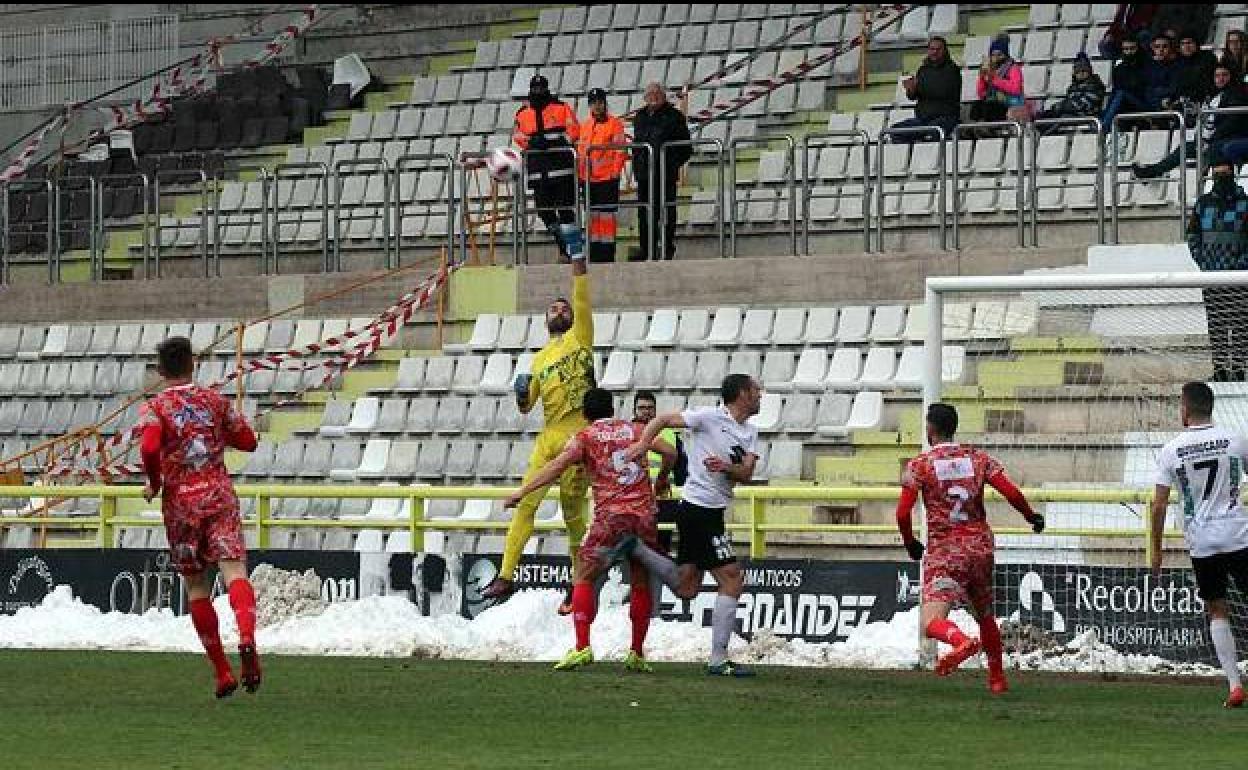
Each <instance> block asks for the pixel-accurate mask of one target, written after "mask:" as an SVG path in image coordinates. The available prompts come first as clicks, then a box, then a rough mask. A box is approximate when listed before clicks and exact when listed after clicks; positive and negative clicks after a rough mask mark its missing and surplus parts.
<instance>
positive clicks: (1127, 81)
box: [1101, 33, 1152, 132]
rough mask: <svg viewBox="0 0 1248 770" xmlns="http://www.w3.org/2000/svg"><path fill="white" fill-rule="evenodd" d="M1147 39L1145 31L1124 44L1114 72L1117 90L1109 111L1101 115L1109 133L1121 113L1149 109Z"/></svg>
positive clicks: (1114, 85) (1114, 91) (1103, 124)
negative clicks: (1147, 100)
mask: <svg viewBox="0 0 1248 770" xmlns="http://www.w3.org/2000/svg"><path fill="white" fill-rule="evenodd" d="M1147 42H1148V35H1147V33H1143V34H1141V35H1140V36H1139V37H1138V38H1135V39H1132V38H1126V39H1124V40H1123V41H1122V43H1121V47H1122V53H1121V55H1120V56H1119V58H1118V61H1117V62H1116V63H1115V64H1114V71H1113V74H1112V75H1111V80H1112V87H1113V91H1111V92H1110V96H1109V104H1108V105H1107V106H1106V107H1105V112H1104V113H1102V114H1101V125H1102V127H1103V128H1104V130H1105V131H1107V132H1108V131H1109V130H1110V129H1111V128H1113V124H1114V118H1115V117H1117V116H1118V115H1119V114H1130V113H1132V112H1144V111H1146V110H1147V109H1148V107H1147V103H1146V102H1145V90H1146V88H1147V85H1148V76H1149V70H1150V69H1151V66H1152V65H1151V63H1150V62H1149V60H1148V59H1147V58H1146V57H1145V56H1144V52H1143V50H1142V48H1141V47H1142V46H1143V45H1144V44H1146V43H1147Z"/></svg>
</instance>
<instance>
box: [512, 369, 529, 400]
mask: <svg viewBox="0 0 1248 770" xmlns="http://www.w3.org/2000/svg"><path fill="white" fill-rule="evenodd" d="M532 380H533V375H531V374H525V373H521V374H517V375H516V379H515V380H514V381H513V382H512V383H511V389H512V390H513V391H515V393H516V398H517V399H518V400H520V401H522V402H524V403H526V404H527V403H528V402H529V383H530V382H532Z"/></svg>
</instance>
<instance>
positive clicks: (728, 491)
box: [680, 406, 758, 508]
mask: <svg viewBox="0 0 1248 770" xmlns="http://www.w3.org/2000/svg"><path fill="white" fill-rule="evenodd" d="M680 416H681V418H682V419H683V420H684V421H685V425H686V426H688V432H687V433H686V434H685V453H686V454H688V456H689V478H687V479H685V485H684V486H683V487H681V496H682V497H683V498H684V499H685V500H688V501H689V502H691V503H693V504H694V505H700V506H702V507H703V508H727V507H728V506H729V505H730V504H731V503H732V487H733V484H734V482H733V480H732V479H730V478H728V474H726V473H711V472H710V471H708V470H707V469H706V465H705V464H704V463H703V461H704V460H706V459H707V458H708V457H718V458H720V459H721V460H723V461H724V462H730V463H740V462H741V461H742V460H744V458H745V456H746V455H747V454H752V455H757V454H758V428H755V427H754V426H753V425H750V424H749V423H748V422H747V423H740V422H737V421H736V419H735V418H734V417H733V416H732V415H731V414H730V413H729V412H728V409H727V407H723V406H708V407H703V408H701V409H690V410H688V411H685V412H682V413H681V415H680Z"/></svg>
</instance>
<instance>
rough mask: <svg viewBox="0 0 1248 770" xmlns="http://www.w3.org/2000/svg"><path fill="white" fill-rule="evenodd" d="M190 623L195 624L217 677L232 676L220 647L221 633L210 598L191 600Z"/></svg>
mask: <svg viewBox="0 0 1248 770" xmlns="http://www.w3.org/2000/svg"><path fill="white" fill-rule="evenodd" d="M191 623H193V624H194V625H195V632H196V633H198V634H199V641H201V642H202V643H203V645H204V652H206V653H207V654H208V660H210V661H211V662H212V667H213V668H215V669H216V670H217V679H219V680H223V679H228V678H231V677H233V676H234V673H233V672H232V671H231V670H230V662H229V661H228V660H226V659H225V650H223V649H221V634H220V632H219V631H218V630H217V611H216V610H214V609H213V608H212V600H211V599H192V600H191Z"/></svg>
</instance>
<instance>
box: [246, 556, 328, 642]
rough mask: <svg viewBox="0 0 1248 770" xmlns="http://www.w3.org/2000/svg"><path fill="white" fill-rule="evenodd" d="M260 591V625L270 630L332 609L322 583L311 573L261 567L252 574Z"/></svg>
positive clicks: (258, 566)
mask: <svg viewBox="0 0 1248 770" xmlns="http://www.w3.org/2000/svg"><path fill="white" fill-rule="evenodd" d="M251 585H252V587H253V588H254V589H255V591H256V625H257V627H259V628H267V627H268V626H272V625H276V624H278V623H281V622H282V621H284V620H287V619H289V618H292V617H295V616H300V615H320V614H321V613H322V612H324V611H325V608H326V607H328V606H329V602H327V601H325V600H324V599H322V598H321V579H320V578H319V577H317V574H316V573H315V572H313V571H312V570H311V569H309V570H306V571H305V572H304V573H303V574H299V572H297V571H294V570H284V569H278V568H277V567H274V566H272V565H270V564H258V565H256V568H255V569H254V570H252V572H251Z"/></svg>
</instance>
